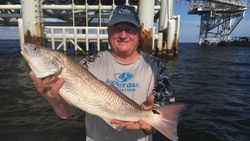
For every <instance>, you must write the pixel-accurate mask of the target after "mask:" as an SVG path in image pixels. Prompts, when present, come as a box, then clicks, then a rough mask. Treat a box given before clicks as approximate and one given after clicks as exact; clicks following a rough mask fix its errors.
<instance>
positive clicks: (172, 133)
mask: <svg viewBox="0 0 250 141" xmlns="http://www.w3.org/2000/svg"><path fill="white" fill-rule="evenodd" d="M182 108H184V104H179V103H178V104H170V105H165V106H162V107H157V108H155V109H153V110H152V113H153V116H154V117H156V119H157V120H156V121H151V125H152V126H153V127H154V128H155V129H156V130H158V131H159V132H161V133H162V134H163V135H165V136H166V137H168V138H169V139H171V140H173V141H177V140H178V137H177V123H178V121H177V120H178V113H179V112H180V111H181V109H182Z"/></svg>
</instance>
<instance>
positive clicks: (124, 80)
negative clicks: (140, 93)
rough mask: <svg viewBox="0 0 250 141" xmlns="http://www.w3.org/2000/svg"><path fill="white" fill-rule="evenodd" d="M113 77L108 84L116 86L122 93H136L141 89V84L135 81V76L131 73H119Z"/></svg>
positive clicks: (108, 80)
mask: <svg viewBox="0 0 250 141" xmlns="http://www.w3.org/2000/svg"><path fill="white" fill-rule="evenodd" d="M113 76H114V77H113V78H108V79H107V80H106V83H107V84H108V85H112V86H115V87H116V88H117V89H118V90H120V91H121V92H135V91H136V90H137V89H139V88H140V83H138V82H136V81H135V80H134V79H133V78H134V77H135V75H134V74H133V73H131V72H118V73H115V74H114V75H113Z"/></svg>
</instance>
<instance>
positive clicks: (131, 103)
mask: <svg viewBox="0 0 250 141" xmlns="http://www.w3.org/2000/svg"><path fill="white" fill-rule="evenodd" d="M102 83H103V84H104V85H106V86H107V87H109V88H110V89H111V90H112V91H113V92H114V93H115V94H117V95H118V96H119V97H120V98H121V99H123V100H124V101H126V102H127V103H129V104H130V105H132V106H134V107H135V108H136V109H139V110H141V109H142V108H141V106H140V105H139V104H137V103H136V102H135V101H133V100H132V99H130V98H129V97H127V96H126V95H125V94H123V93H122V92H120V91H119V90H118V89H117V88H116V87H115V86H110V85H107V84H106V83H104V82H102Z"/></svg>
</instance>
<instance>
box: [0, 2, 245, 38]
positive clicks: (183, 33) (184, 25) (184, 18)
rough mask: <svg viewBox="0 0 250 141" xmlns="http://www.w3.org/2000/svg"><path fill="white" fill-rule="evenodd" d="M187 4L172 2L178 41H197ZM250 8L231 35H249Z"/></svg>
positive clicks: (12, 34)
mask: <svg viewBox="0 0 250 141" xmlns="http://www.w3.org/2000/svg"><path fill="white" fill-rule="evenodd" d="M187 13H188V4H174V15H181V23H180V34H179V39H180V42H197V41H198V36H199V30H200V29H199V25H200V16H198V15H188V14H187ZM249 25H250V10H247V11H246V14H245V17H244V19H243V20H242V21H241V22H240V24H239V25H238V26H237V27H236V29H235V30H234V31H233V33H232V34H231V35H232V36H250V28H249ZM0 33H1V34H0V39H18V38H19V33H18V28H17V27H11V28H8V29H7V30H6V28H5V27H0Z"/></svg>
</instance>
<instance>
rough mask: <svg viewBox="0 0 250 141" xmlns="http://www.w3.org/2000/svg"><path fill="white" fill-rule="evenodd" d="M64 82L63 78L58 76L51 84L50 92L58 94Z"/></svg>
mask: <svg viewBox="0 0 250 141" xmlns="http://www.w3.org/2000/svg"><path fill="white" fill-rule="evenodd" d="M63 83H64V79H62V78H59V79H58V80H57V81H56V83H55V84H54V85H53V87H52V89H51V94H58V93H59V90H60V88H61V87H62V85H63Z"/></svg>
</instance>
